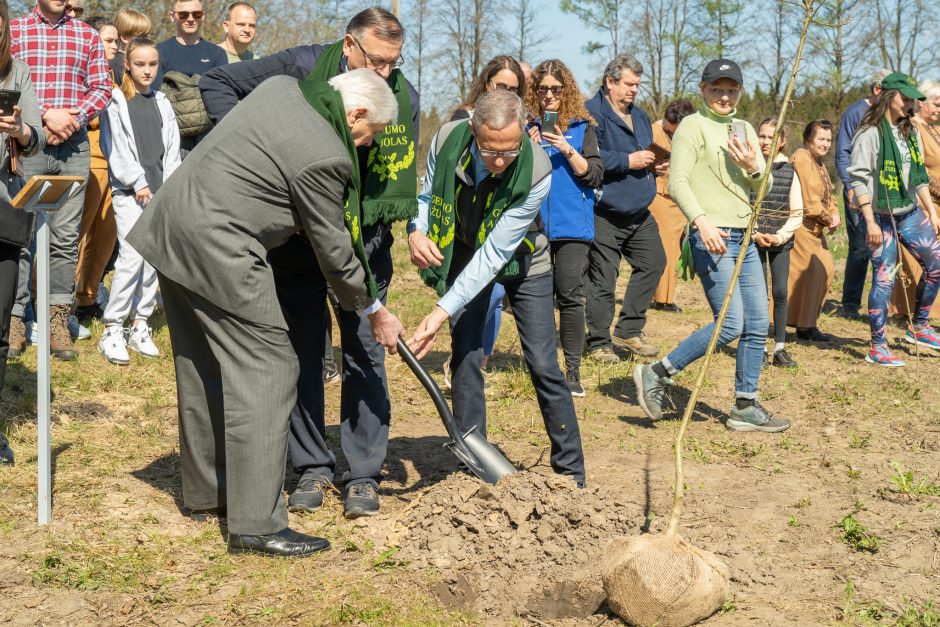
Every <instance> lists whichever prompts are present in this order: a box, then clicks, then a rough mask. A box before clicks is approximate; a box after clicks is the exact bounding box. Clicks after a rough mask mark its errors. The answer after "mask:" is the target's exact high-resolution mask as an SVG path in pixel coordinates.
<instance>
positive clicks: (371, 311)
mask: <svg viewBox="0 0 940 627" xmlns="http://www.w3.org/2000/svg"><path fill="white" fill-rule="evenodd" d="M381 308H382V301H380V300H379V299H378V298H376V299H375V302H374V303H372V304H371V305H369V306H368V307H366V308H365V309H362V310H360V312H359V313H360V314H361V315H363V316H371V315H372V314H374V313H375V312H377V311H378V310H379V309H381Z"/></svg>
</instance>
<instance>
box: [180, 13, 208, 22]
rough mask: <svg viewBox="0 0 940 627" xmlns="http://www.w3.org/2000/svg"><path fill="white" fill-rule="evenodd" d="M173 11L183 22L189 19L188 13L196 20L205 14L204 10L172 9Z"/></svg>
mask: <svg viewBox="0 0 940 627" xmlns="http://www.w3.org/2000/svg"><path fill="white" fill-rule="evenodd" d="M173 13H175V14H176V17H178V18H179V19H181V20H183V21H184V22H185V21H186V20H188V19H189V16H190V15H192V16H193V19H194V20H196V21H197V22H198V21H199V20H201V19H202V18H204V17H205V16H206V12H205V11H173Z"/></svg>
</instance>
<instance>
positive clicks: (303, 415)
mask: <svg viewBox="0 0 940 627" xmlns="http://www.w3.org/2000/svg"><path fill="white" fill-rule="evenodd" d="M362 235H363V239H364V244H365V250H366V257H367V258H368V259H369V266H370V267H371V268H372V273H373V274H374V275H375V280H376V283H377V284H378V287H379V299H380V300H381V301H382V302H383V303H384V302H385V299H386V295H387V294H388V285H389V283H390V282H391V279H392V253H391V247H392V243H393V242H394V237H393V236H392V233H391V227H390V225H387V224H376V225H372V226H367V227H365V228H363V230H362ZM268 261H269V262H270V263H271V267H272V269H273V270H274V280H275V284H276V285H277V293H278V299H279V300H280V303H281V309H282V311H283V312H284V317H285V319H286V320H287V325H288V336H289V337H290V340H291V344H292V345H293V347H294V351H295V352H296V353H297V359H298V361H299V363H300V377H299V379H298V382H297V405H296V406H295V407H294V410H293V411H292V412H291V417H290V436H289V438H288V448H289V450H290V456H291V464H292V465H293V467H294V470H296V471H297V472H298V473H301V474H302V473H304V472H312V473H315V474H318V475H321V476H323V477H324V478H326V479H328V480H330V481H332V480H333V478H334V472H335V470H336V456H335V455H334V454H333V452H332V451H331V450H330V447H329V446H328V445H327V443H326V427H325V421H324V415H323V414H324V401H323V364H324V348H325V343H326V333H325V330H324V326H325V324H326V323H327V320H328V318H327V316H326V313H327V311H326V306H325V303H326V298H327V296H326V284H325V282H324V280H323V274H322V273H321V272H320V267H319V265H318V264H317V260H316V257H315V256H314V254H313V251H312V250H311V248H310V245H309V244H307V242H306V241H304V240H303V239H302V238H300V237H292V238H291V239H290V240H289V241H288V242H287V243H286V244H284V245H283V246H280V247H278V248H276V249H274V250H272V251H270V252H269V253H268ZM334 315H335V316H336V319H337V323H338V325H339V329H340V342H341V344H342V347H343V369H342V372H343V383H342V391H341V401H340V436H341V445H342V448H343V454H344V455H345V456H346V460H347V461H348V462H349V477H348V479H349V481H351V482H355V481H357V480H364V479H373V480H375V481H378V480H379V477H380V473H381V470H382V464H383V463H384V462H385V454H386V451H387V449H388V430H389V422H390V420H391V414H392V408H391V403H390V401H389V398H388V381H387V378H386V374H385V348H384V347H383V346H382V345H380V344H378V343H377V342H376V341H375V340H374V339H373V338H372V328H371V326H370V324H369V319H368V318H367V317H366V316H360V315H359V314H357V313H356V312H355V311H346V310H344V309H342V308H340V307H338V306H334Z"/></svg>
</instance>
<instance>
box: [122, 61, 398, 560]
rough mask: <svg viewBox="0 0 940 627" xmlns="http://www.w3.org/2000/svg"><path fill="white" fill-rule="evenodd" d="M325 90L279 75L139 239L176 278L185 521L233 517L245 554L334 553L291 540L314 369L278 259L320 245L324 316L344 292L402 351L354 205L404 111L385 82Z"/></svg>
mask: <svg viewBox="0 0 940 627" xmlns="http://www.w3.org/2000/svg"><path fill="white" fill-rule="evenodd" d="M312 85H313V86H312ZM316 85H319V87H316ZM316 85H314V83H312V82H310V81H298V80H297V79H295V78H291V77H287V76H279V77H274V78H272V79H270V80H269V81H267V82H265V83H264V84H262V85H261V86H259V87H258V88H257V89H255V90H254V91H253V92H252V94H251V95H250V96H249V97H247V98H246V99H245V100H244V101H242V102H241V103H240V104H239V105H238V106H237V107H236V108H235V109H234V110H233V111H232V113H231V114H230V115H229V116H227V117H226V119H225V120H224V121H223V122H222V123H221V124H219V126H218V127H216V129H215V130H214V131H213V132H212V133H210V134H209V136H208V137H207V138H206V139H205V140H203V141H202V142H200V144H199V145H198V146H197V147H196V149H195V150H193V152H192V153H191V154H190V156H189V158H187V159H186V161H184V163H183V165H182V166H181V167H180V168H179V169H178V170H177V171H176V173H174V175H173V176H172V177H171V178H170V179H169V180H168V181H167V182H166V183H165V184H164V186H163V187H162V188H160V192H159V194H157V195H156V196H155V197H154V200H153V202H152V203H151V205H150V206H149V207H148V208H147V211H146V212H144V214H143V216H142V217H141V218H140V220H139V221H138V222H137V225H136V226H135V227H134V229H133V230H132V231H131V233H130V234H129V235H128V238H127V240H128V241H129V242H130V243H131V244H132V245H133V246H134V247H135V248H136V249H137V250H138V251H139V252H140V253H141V255H143V257H144V258H145V259H146V260H147V261H149V262H150V263H151V264H153V266H154V267H155V268H156V269H157V272H158V273H159V277H160V287H161V291H162V293H163V300H164V306H165V309H166V318H167V324H168V326H169V329H170V340H171V342H172V345H173V354H174V364H175V366H176V383H177V396H178V401H179V416H180V462H181V470H182V480H183V503H184V506H185V507H186V508H188V509H190V510H191V511H192V513H193V514H194V515H205V514H207V513H209V514H215V515H218V516H223V515H225V514H226V513H227V517H228V530H229V540H228V542H229V551H230V552H233V553H238V552H243V551H257V552H261V553H266V554H272V555H306V554H309V553H313V552H316V551H321V550H323V549H325V548H327V547H329V543H328V542H327V541H326V540H325V539H323V538H315V537H313V536H308V535H305V534H302V533H298V532H296V531H293V530H291V529H290V528H288V526H287V508H286V505H285V502H284V498H283V494H282V491H281V489H282V485H283V479H284V465H285V462H286V453H287V432H288V416H289V415H290V412H291V408H292V407H293V406H294V402H295V400H296V395H297V389H296V384H297V377H298V371H299V368H298V365H297V356H296V354H295V353H294V350H293V349H292V347H291V343H290V341H289V339H288V336H287V322H286V321H285V319H284V315H283V313H282V311H281V307H280V305H279V303H278V298H277V292H276V289H275V282H274V275H273V273H272V271H271V267H270V265H269V264H268V262H267V260H266V259H267V252H268V251H269V250H270V249H272V248H275V247H277V246H280V245H281V244H283V243H284V242H285V241H287V239H288V238H290V237H291V236H292V235H294V234H297V233H301V234H303V235H305V236H306V237H307V238H308V239H309V241H310V242H311V247H310V248H308V249H307V250H308V252H309V254H311V255H315V257H316V261H317V264H316V267H317V268H318V269H319V272H320V278H319V281H318V282H316V284H314V283H311V291H312V292H313V294H312V297H314V298H316V299H317V302H319V307H318V308H315V309H316V310H317V311H321V312H322V311H324V310H325V297H326V285H327V282H329V284H330V285H331V286H332V287H333V290H334V292H335V293H336V295H337V297H338V298H339V300H340V302H341V303H342V304H343V306H344V307H346V308H348V309H350V310H353V311H358V312H361V313H363V314H365V315H367V316H368V319H369V322H370V324H371V328H372V334H373V336H374V338H375V340H376V341H377V342H378V343H379V344H381V345H382V346H385V347H387V348H389V349H390V350H391V351H392V352H394V346H395V343H396V341H397V338H398V337H399V336H400V335H401V334H402V333H403V331H404V330H403V328H402V325H401V322H400V321H399V320H398V318H396V317H395V316H394V315H393V314H391V313H390V312H389V311H388V310H387V309H385V307H384V306H382V304H381V302H380V301H378V300H377V299H375V298H374V295H373V296H369V294H370V290H369V289H368V288H367V285H368V284H369V283H370V282H371V280H370V279H369V274H368V269H367V268H366V267H364V266H363V263H362V262H361V261H360V259H361V258H363V257H364V254H362V251H361V240H355V239H351V236H350V230H348V229H347V227H346V225H344V210H343V207H344V199H347V198H348V199H350V206H351V205H352V204H353V201H352V199H353V198H354V197H355V196H354V193H353V192H352V191H350V190H355V191H356V192H358V189H357V188H358V177H356V176H355V173H354V171H353V168H354V167H357V166H356V164H354V162H353V155H354V154H355V147H356V146H359V145H368V144H369V143H371V141H372V137H373V135H374V134H375V133H376V132H379V131H381V130H382V129H383V128H384V127H385V125H386V124H388V123H389V121H390V120H393V119H395V117H396V115H397V111H398V106H397V103H396V101H395V98H394V96H393V94H392V91H391V89H389V87H388V85H387V84H386V82H385V81H384V80H382V79H381V78H380V77H379V76H377V75H376V74H375V73H374V72H371V71H369V70H357V71H353V72H348V73H346V74H342V75H339V76H336V77H335V78H332V79H330V81H329V83H328V85H329V87H328V86H327V84H326V83H323V82H318V83H316ZM330 87H332V89H333V90H335V91H336V92H339V94H340V96H341V98H342V102H336V94H335V93H334V92H333V91H332V90H331V89H330ZM317 90H319V91H317ZM311 94H314V95H311ZM323 94H326V95H323ZM331 99H332V100H331ZM323 102H332V103H333V104H332V105H331V106H332V108H329V107H326V106H325V105H323V104H322V103H323ZM342 109H345V119H340V118H341V117H342ZM274 112H276V115H275V114H274ZM353 144H355V145H353ZM351 179H352V180H353V182H352V183H351ZM357 211H358V209H357ZM356 230H357V229H353V231H356ZM356 241H358V242H359V244H360V248H359V253H358V254H357V252H356V250H355V247H354V245H353V244H354V243H355V242H356ZM374 291H375V290H374V289H373V290H372V293H373V294H374Z"/></svg>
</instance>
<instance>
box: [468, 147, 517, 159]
mask: <svg viewBox="0 0 940 627" xmlns="http://www.w3.org/2000/svg"><path fill="white" fill-rule="evenodd" d="M479 146H480V145H479V144H477V149H478V150H479V151H480V156H481V157H502V158H504V159H515V158H516V157H518V156H519V153H520V152H522V150H520V149H518V148H517V149H516V150H486V149H485V148H480V147H479ZM521 147H522V145H521V144H520V148H521Z"/></svg>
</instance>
